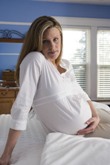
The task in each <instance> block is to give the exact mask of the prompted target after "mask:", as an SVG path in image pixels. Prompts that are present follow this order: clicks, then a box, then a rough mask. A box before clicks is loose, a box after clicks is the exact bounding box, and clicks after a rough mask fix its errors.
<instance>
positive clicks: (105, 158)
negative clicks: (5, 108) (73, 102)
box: [0, 102, 110, 165]
mask: <svg viewBox="0 0 110 165" xmlns="http://www.w3.org/2000/svg"><path fill="white" fill-rule="evenodd" d="M93 103H94V105H95V107H96V108H97V109H99V111H100V109H102V110H104V111H106V112H110V108H109V107H108V106H107V105H105V104H101V103H96V102H93ZM107 115H108V114H107ZM109 115H110V114H109ZM10 120H11V116H10V115H0V155H1V154H2V152H3V149H4V146H5V143H6V139H7V135H8V130H9V127H10ZM108 132H110V124H109V130H108ZM108 134H110V133H108ZM109 153H110V140H108V139H103V138H93V137H91V138H85V137H83V136H75V135H74V136H73V135H67V134H63V133H59V132H55V133H49V134H47V132H46V130H45V129H44V128H43V126H42V124H41V122H40V121H39V120H38V119H37V116H36V115H35V114H34V113H33V111H31V113H30V114H29V118H28V124H27V129H26V131H23V132H22V134H21V136H20V138H19V140H18V142H17V145H16V146H15V149H14V151H13V154H12V158H11V163H10V165H30V164H31V165H73V164H74V165H95V164H96V165H104V164H106V165H110V156H109Z"/></svg>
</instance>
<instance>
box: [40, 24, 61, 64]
mask: <svg viewBox="0 0 110 165" xmlns="http://www.w3.org/2000/svg"><path fill="white" fill-rule="evenodd" d="M60 51H61V35H60V31H59V30H58V29H57V28H56V27H52V28H49V29H47V30H46V31H45V32H44V35H43V48H42V53H43V54H44V56H45V57H46V58H47V59H48V60H50V61H51V62H52V63H54V64H55V60H56V59H57V58H58V56H59V54H60Z"/></svg>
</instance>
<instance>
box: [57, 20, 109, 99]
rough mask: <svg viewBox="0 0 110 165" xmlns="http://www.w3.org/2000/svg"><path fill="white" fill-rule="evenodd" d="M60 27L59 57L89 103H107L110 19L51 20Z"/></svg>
mask: <svg viewBox="0 0 110 165" xmlns="http://www.w3.org/2000/svg"><path fill="white" fill-rule="evenodd" d="M55 18H56V19H57V20H58V21H59V22H60V23H61V25H62V27H63V35H64V49H63V57H64V58H67V59H68V60H70V62H71V64H72V65H73V68H74V71H75V75H76V78H77V81H78V82H79V83H80V85H81V86H82V88H83V89H84V90H85V91H86V92H87V94H88V95H89V96H90V98H91V99H92V100H101V101H102V100H106V101H107V100H108V101H110V20H108V19H95V18H89V19H88V18H72V17H55Z"/></svg>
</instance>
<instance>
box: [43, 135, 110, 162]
mask: <svg viewBox="0 0 110 165" xmlns="http://www.w3.org/2000/svg"><path fill="white" fill-rule="evenodd" d="M41 165H110V140H108V139H103V138H84V137H83V136H75V135H67V134H63V133H58V132H56V133H50V134H48V135H47V139H46V143H45V146H44V149H43V153H42V157H41Z"/></svg>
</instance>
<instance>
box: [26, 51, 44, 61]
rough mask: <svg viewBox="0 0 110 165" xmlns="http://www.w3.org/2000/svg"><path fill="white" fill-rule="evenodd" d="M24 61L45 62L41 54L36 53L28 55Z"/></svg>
mask: <svg viewBox="0 0 110 165" xmlns="http://www.w3.org/2000/svg"><path fill="white" fill-rule="evenodd" d="M24 60H29V61H39V62H42V61H44V60H45V57H44V55H43V54H42V53H41V52H37V51H36V52H30V53H28V54H27V56H26V57H25V59H24Z"/></svg>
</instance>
